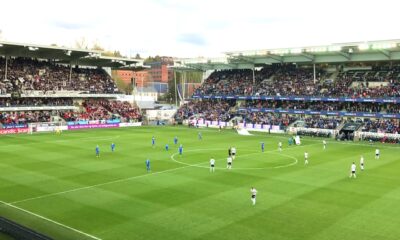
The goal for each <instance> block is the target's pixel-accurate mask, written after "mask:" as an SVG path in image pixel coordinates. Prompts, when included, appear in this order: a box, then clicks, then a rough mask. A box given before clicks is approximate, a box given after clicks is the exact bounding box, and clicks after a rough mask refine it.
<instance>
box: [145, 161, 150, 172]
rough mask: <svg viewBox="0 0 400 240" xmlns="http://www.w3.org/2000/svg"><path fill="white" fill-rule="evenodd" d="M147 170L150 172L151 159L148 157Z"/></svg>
mask: <svg viewBox="0 0 400 240" xmlns="http://www.w3.org/2000/svg"><path fill="white" fill-rule="evenodd" d="M146 170H147V172H150V159H146Z"/></svg>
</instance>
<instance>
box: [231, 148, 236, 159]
mask: <svg viewBox="0 0 400 240" xmlns="http://www.w3.org/2000/svg"><path fill="white" fill-rule="evenodd" d="M231 154H232V160H235V157H236V148H235V147H233V148H231Z"/></svg>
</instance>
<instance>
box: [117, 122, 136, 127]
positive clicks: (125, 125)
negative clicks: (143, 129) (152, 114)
mask: <svg viewBox="0 0 400 240" xmlns="http://www.w3.org/2000/svg"><path fill="white" fill-rule="evenodd" d="M140 126H142V122H135V123H120V124H119V127H140Z"/></svg>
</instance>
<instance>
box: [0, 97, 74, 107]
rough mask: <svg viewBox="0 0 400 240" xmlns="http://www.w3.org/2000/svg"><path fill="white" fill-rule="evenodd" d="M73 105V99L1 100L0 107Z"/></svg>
mask: <svg viewBox="0 0 400 240" xmlns="http://www.w3.org/2000/svg"><path fill="white" fill-rule="evenodd" d="M72 105H73V101H72V98H19V99H12V98H0V107H26V106H29V107H41V106H72Z"/></svg>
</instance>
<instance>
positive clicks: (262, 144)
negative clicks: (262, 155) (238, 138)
mask: <svg viewBox="0 0 400 240" xmlns="http://www.w3.org/2000/svg"><path fill="white" fill-rule="evenodd" d="M264 149H265V144H264V142H261V152H264Z"/></svg>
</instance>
